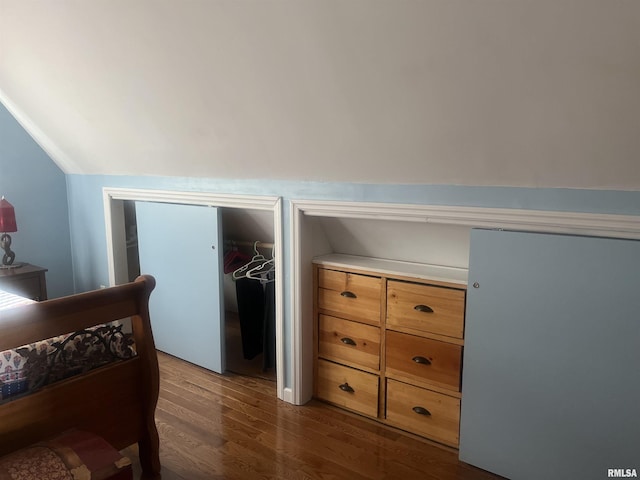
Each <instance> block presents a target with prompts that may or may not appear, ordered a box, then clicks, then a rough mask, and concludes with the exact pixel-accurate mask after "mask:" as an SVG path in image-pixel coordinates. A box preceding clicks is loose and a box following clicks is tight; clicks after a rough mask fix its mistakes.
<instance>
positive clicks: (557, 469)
mask: <svg viewBox="0 0 640 480" xmlns="http://www.w3.org/2000/svg"><path fill="white" fill-rule="evenodd" d="M474 283H477V288H474ZM460 458H461V460H463V461H465V462H468V463H470V464H472V465H476V466H478V467H480V468H483V469H485V470H489V471H491V472H494V473H498V474H500V475H503V476H505V477H507V478H511V479H514V480H518V479H525V480H526V479H532V480H540V479H551V478H563V479H581V480H588V479H602V478H607V476H608V470H609V469H618V468H624V469H627V468H629V469H633V468H635V469H637V472H638V474H639V475H640V242H638V241H633V240H620V239H606V238H593V237H580V236H571V235H552V234H537V233H524V232H508V231H487V230H474V231H472V233H471V254H470V266H469V291H468V294H467V313H466V326H465V346H464V371H463V388H462V416H461V429H460Z"/></svg>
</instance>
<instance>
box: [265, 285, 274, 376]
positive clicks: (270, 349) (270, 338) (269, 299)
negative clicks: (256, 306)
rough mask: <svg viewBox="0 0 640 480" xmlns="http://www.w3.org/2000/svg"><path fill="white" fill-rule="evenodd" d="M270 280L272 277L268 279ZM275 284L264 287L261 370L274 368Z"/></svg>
mask: <svg viewBox="0 0 640 480" xmlns="http://www.w3.org/2000/svg"><path fill="white" fill-rule="evenodd" d="M270 278H272V277H270ZM275 285H276V283H275V282H274V281H271V282H269V283H267V284H266V285H265V287H264V339H263V351H264V357H263V360H262V368H263V370H265V371H266V370H268V369H269V368H273V367H275V366H276V287H275Z"/></svg>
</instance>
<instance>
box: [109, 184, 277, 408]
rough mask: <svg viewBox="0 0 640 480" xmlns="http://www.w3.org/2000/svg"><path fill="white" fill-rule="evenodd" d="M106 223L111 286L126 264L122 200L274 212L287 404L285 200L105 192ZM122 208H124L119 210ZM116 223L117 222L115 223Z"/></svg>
mask: <svg viewBox="0 0 640 480" xmlns="http://www.w3.org/2000/svg"><path fill="white" fill-rule="evenodd" d="M102 196H103V203H104V221H105V229H106V234H107V262H108V268H109V284H110V285H115V284H116V279H117V277H118V274H119V272H120V271H121V268H122V264H123V262H125V264H126V260H125V259H123V258H122V257H123V255H126V253H125V249H124V248H123V245H121V244H122V243H123V239H124V238H125V237H124V233H123V232H122V231H121V230H119V229H120V228H122V226H123V225H124V220H122V221H120V218H122V219H123V213H122V205H121V202H120V201H122V200H134V201H147V202H167V203H182V204H187V205H205V206H212V207H228V208H248V209H255V210H267V211H271V212H273V235H274V240H273V244H274V258H275V262H274V263H275V265H274V266H275V275H276V278H277V279H278V281H277V282H276V390H277V395H278V398H279V399H281V400H283V399H284V396H285V392H284V347H285V345H284V310H283V307H284V275H283V274H284V262H283V247H282V240H283V237H282V231H283V230H282V228H283V227H282V199H281V198H280V197H275V196H254V195H231V194H219V193H209V192H181V191H172V190H145V189H135V188H112V187H104V188H103V189H102ZM118 206H119V207H120V208H118ZM114 220H117V221H116V222H115V223H114Z"/></svg>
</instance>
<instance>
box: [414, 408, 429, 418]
mask: <svg viewBox="0 0 640 480" xmlns="http://www.w3.org/2000/svg"><path fill="white" fill-rule="evenodd" d="M412 410H413V411H414V412H416V413H417V414H418V415H424V416H426V417H430V416H431V412H430V411H429V410H427V409H426V408H424V407H413V409H412Z"/></svg>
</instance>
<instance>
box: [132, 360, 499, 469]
mask: <svg viewBox="0 0 640 480" xmlns="http://www.w3.org/2000/svg"><path fill="white" fill-rule="evenodd" d="M158 359H159V365H160V377H161V380H160V399H159V401H158V407H157V410H156V423H157V425H158V430H159V434H160V460H161V463H162V472H163V480H201V479H202V480H205V479H206V480H211V479H213V480H215V479H225V480H227V479H242V480H252V479H283V480H343V479H344V480H346V479H348V480H383V479H396V478H398V479H403V480H411V479H414V478H415V479H424V480H495V479H498V478H500V477H497V476H495V475H492V474H489V473H487V472H484V471H482V470H479V469H477V468H474V467H472V466H470V465H466V464H464V463H462V462H460V461H459V460H458V458H457V453H456V452H455V451H453V450H452V449H450V448H445V447H441V446H436V445H434V444H433V443H431V442H428V441H425V440H424V439H421V438H418V437H415V436H413V435H410V434H407V433H405V432H402V431H400V430H397V429H394V428H391V427H388V426H385V425H382V424H380V423H377V422H375V421H372V420H369V419H365V418H363V417H360V416H358V415H355V414H352V413H349V412H345V411H344V410H341V409H338V408H335V407H332V406H329V405H326V404H324V403H322V402H319V401H317V400H312V401H311V402H309V403H308V404H307V405H304V406H295V405H291V404H288V403H285V402H282V401H280V400H278V399H277V397H276V385H275V383H274V382H273V381H270V380H266V379H263V378H252V377H246V376H239V375H235V374H228V375H227V374H225V375H218V374H215V373H213V372H210V371H208V370H205V369H203V368H200V367H197V366H194V365H191V364H189V363H187V362H184V361H182V360H179V359H176V358H174V357H171V356H169V355H166V354H163V353H159V354H158ZM125 453H126V454H128V456H129V457H130V458H134V457H135V447H130V449H127V451H126V452H125ZM134 468H135V469H136V471H137V472H139V468H140V467H139V465H138V464H134Z"/></svg>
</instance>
